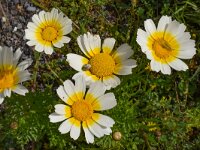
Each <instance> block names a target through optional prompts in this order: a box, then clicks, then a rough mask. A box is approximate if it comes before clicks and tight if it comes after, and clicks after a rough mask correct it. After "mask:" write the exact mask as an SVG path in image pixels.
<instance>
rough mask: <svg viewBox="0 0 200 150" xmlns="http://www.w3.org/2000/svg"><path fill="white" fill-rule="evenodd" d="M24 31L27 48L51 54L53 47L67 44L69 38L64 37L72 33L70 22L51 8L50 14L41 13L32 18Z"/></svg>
mask: <svg viewBox="0 0 200 150" xmlns="http://www.w3.org/2000/svg"><path fill="white" fill-rule="evenodd" d="M32 21H33V22H29V23H28V25H27V27H28V29H26V30H25V37H26V39H28V40H29V41H28V42H27V44H28V45H29V46H35V50H36V51H38V52H42V51H44V52H45V53H46V54H52V53H53V46H55V47H58V48H61V47H63V46H64V43H69V41H70V38H69V37H67V36H65V35H66V34H68V33H70V32H71V31H72V21H71V20H70V19H69V18H68V17H66V16H64V14H63V13H62V12H60V13H58V10H57V9H55V8H53V9H52V10H51V12H45V11H41V12H40V13H39V14H38V15H37V14H35V15H33V17H32Z"/></svg>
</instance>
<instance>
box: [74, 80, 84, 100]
mask: <svg viewBox="0 0 200 150" xmlns="http://www.w3.org/2000/svg"><path fill="white" fill-rule="evenodd" d="M75 89H76V92H78V94H77V97H78V98H79V100H82V99H83V97H84V96H85V91H86V82H85V79H84V78H83V77H80V78H77V79H75Z"/></svg>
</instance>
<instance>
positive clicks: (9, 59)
mask: <svg viewBox="0 0 200 150" xmlns="http://www.w3.org/2000/svg"><path fill="white" fill-rule="evenodd" d="M2 58H3V64H4V65H8V64H13V51H12V50H11V49H10V48H8V47H6V46H4V47H3V50H2Z"/></svg>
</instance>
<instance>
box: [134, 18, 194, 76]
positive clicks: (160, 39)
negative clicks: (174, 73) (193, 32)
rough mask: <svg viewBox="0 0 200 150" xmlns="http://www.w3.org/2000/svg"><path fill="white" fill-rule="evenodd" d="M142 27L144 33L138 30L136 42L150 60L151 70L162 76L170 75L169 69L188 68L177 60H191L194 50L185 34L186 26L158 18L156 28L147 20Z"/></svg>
mask: <svg viewBox="0 0 200 150" xmlns="http://www.w3.org/2000/svg"><path fill="white" fill-rule="evenodd" d="M144 26H145V30H146V32H145V31H143V30H141V29H138V32H137V40H136V41H137V43H138V44H139V45H140V46H141V49H142V52H144V53H145V54H146V55H147V58H148V59H150V60H151V64H150V65H151V69H152V70H153V71H156V72H159V71H161V72H162V73H163V74H171V68H170V67H172V68H173V69H175V70H178V71H185V70H187V69H188V66H187V65H186V64H185V63H184V62H183V61H181V60H180V59H179V58H182V59H190V58H192V57H193V56H194V55H195V53H196V49H195V41H194V40H191V39H190V38H191V36H190V34H189V32H185V29H186V26H185V25H184V24H180V23H179V22H177V21H176V20H174V21H172V19H171V17H168V16H162V17H161V18H160V20H159V22H158V26H157V28H156V26H155V24H154V23H153V21H152V20H151V19H147V20H146V21H145V22H144Z"/></svg>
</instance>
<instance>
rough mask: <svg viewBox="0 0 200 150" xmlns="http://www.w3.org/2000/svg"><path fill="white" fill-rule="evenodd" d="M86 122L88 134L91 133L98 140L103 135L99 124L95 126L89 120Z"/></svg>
mask: <svg viewBox="0 0 200 150" xmlns="http://www.w3.org/2000/svg"><path fill="white" fill-rule="evenodd" d="M86 122H87V126H88V128H89V130H90V132H92V134H94V135H95V136H96V137H98V138H100V137H102V136H103V135H104V132H103V129H102V127H101V126H100V125H99V124H97V123H96V122H95V121H93V120H92V119H90V120H87V121H86Z"/></svg>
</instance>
